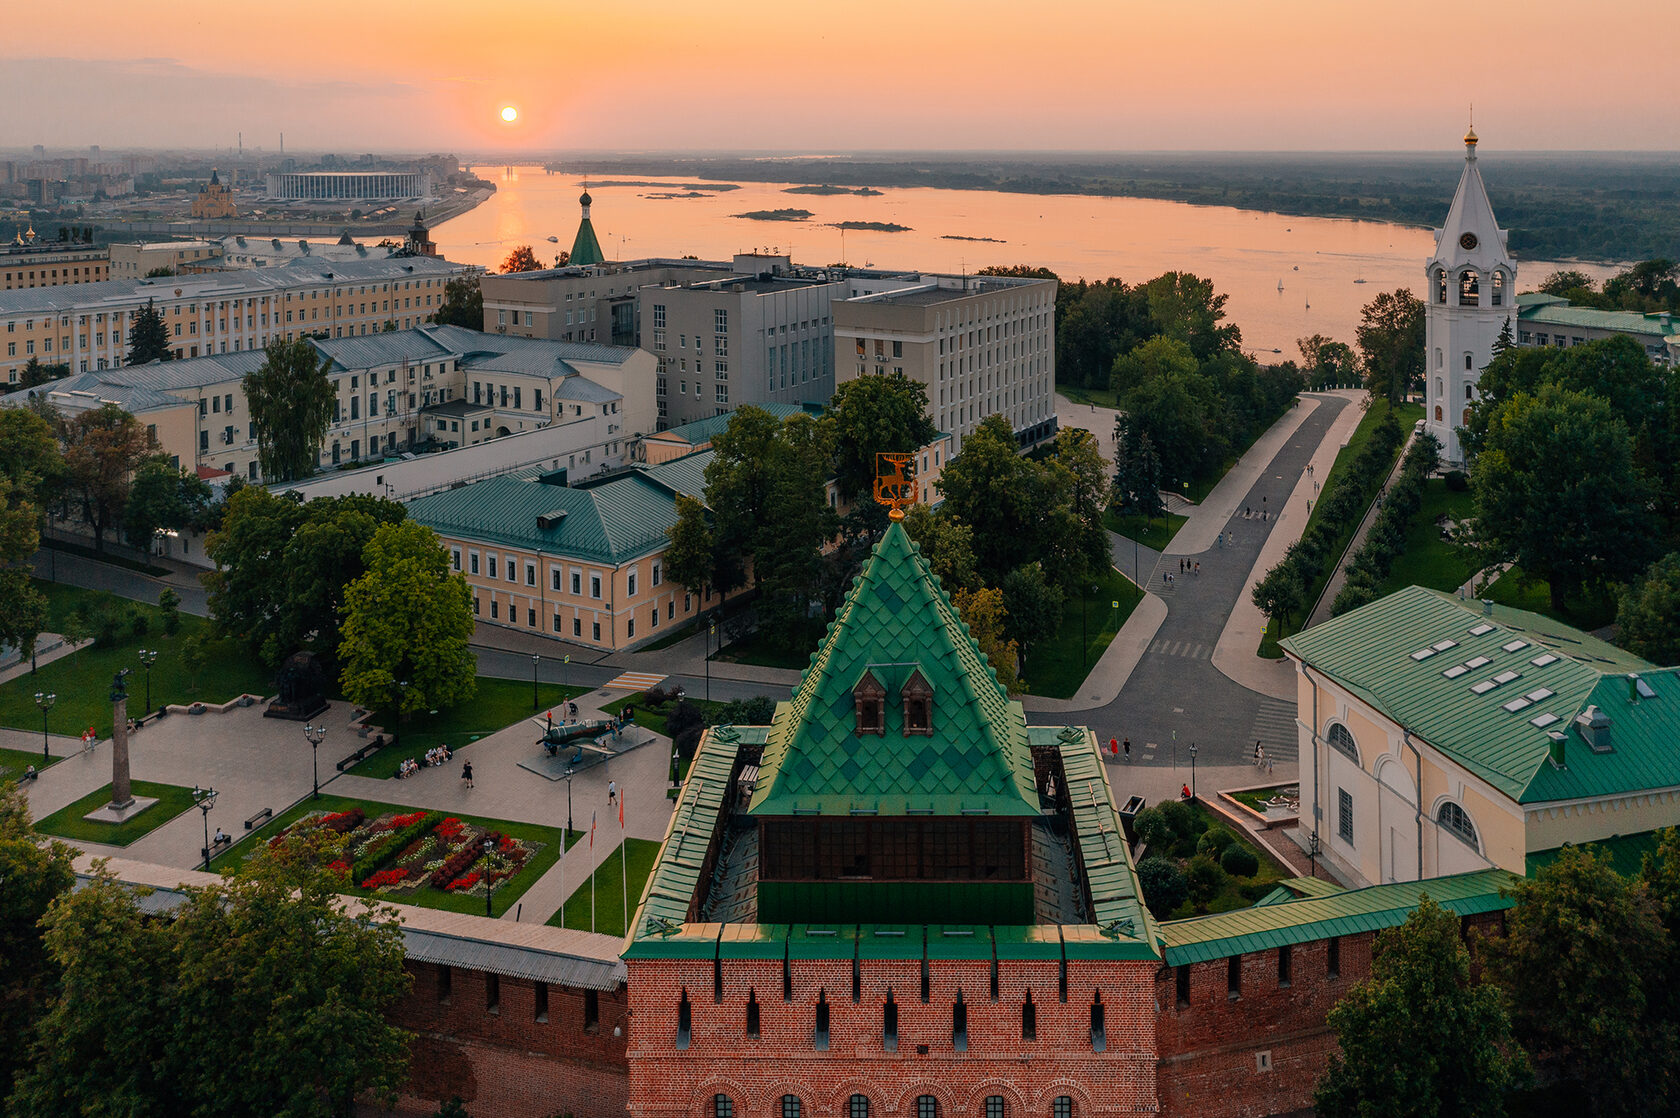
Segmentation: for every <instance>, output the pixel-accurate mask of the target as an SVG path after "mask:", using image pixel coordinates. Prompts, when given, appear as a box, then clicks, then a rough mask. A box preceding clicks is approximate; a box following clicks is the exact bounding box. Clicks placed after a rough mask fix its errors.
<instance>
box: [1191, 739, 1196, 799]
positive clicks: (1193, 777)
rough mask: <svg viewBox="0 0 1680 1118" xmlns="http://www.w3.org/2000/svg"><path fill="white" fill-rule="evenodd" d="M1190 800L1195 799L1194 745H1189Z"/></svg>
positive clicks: (1192, 743) (1193, 743)
mask: <svg viewBox="0 0 1680 1118" xmlns="http://www.w3.org/2000/svg"><path fill="white" fill-rule="evenodd" d="M1190 798H1191V799H1192V800H1193V799H1195V798H1196V743H1195V742H1191V743H1190Z"/></svg>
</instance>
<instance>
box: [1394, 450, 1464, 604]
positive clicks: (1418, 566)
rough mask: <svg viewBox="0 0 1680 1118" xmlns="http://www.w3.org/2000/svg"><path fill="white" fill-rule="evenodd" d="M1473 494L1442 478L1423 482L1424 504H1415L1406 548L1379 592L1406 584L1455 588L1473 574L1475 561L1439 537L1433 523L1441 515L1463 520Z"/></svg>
mask: <svg viewBox="0 0 1680 1118" xmlns="http://www.w3.org/2000/svg"><path fill="white" fill-rule="evenodd" d="M1475 503H1476V501H1475V497H1474V496H1473V495H1472V494H1471V493H1470V491H1469V490H1464V491H1463V492H1459V493H1455V492H1453V491H1452V490H1450V489H1448V488H1447V481H1446V479H1445V478H1439V477H1436V478H1430V479H1429V480H1428V481H1426V482H1424V485H1423V504H1422V505H1420V506H1419V507H1418V511H1417V515H1416V516H1415V517H1414V518H1413V519H1412V524H1411V527H1410V528H1409V529H1408V530H1407V532H1406V550H1405V551H1403V552H1401V553H1400V555H1399V556H1398V557H1397V558H1396V559H1395V560H1394V566H1393V567H1392V568H1391V569H1390V570H1389V573H1388V578H1387V580H1386V581H1384V583H1383V585H1382V593H1384V594H1390V593H1393V592H1394V591H1396V590H1400V589H1403V588H1405V587H1407V586H1427V587H1429V588H1431V589H1433V590H1445V591H1453V590H1457V589H1458V588H1459V587H1460V586H1463V585H1464V584H1465V583H1466V582H1467V581H1469V579H1470V576H1471V575H1473V574H1475V573H1476V564H1475V562H1474V560H1472V559H1471V558H1470V557H1469V556H1468V554H1466V552H1465V551H1464V550H1463V549H1462V548H1459V547H1456V546H1454V545H1453V544H1451V543H1449V542H1447V541H1446V540H1444V539H1442V538H1441V528H1440V526H1439V525H1438V524H1437V523H1436V520H1437V519H1438V518H1440V517H1443V516H1444V517H1446V518H1447V519H1448V520H1454V521H1463V520H1466V519H1468V518H1469V517H1470V516H1471V515H1472V510H1473V509H1474V507H1475Z"/></svg>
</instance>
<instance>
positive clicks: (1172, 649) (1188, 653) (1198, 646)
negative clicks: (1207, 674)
mask: <svg viewBox="0 0 1680 1118" xmlns="http://www.w3.org/2000/svg"><path fill="white" fill-rule="evenodd" d="M1149 651H1150V652H1151V653H1153V654H1154V655H1156V656H1180V657H1183V658H1184V659H1186V660H1210V659H1212V658H1213V646H1212V645H1210V644H1202V643H1201V642H1200V641H1169V640H1160V639H1157V640H1154V641H1152V642H1150V645H1149Z"/></svg>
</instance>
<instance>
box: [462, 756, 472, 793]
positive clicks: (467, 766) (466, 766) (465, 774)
mask: <svg viewBox="0 0 1680 1118" xmlns="http://www.w3.org/2000/svg"><path fill="white" fill-rule="evenodd" d="M461 779H462V781H464V782H465V783H466V786H467V787H468V788H471V787H472V786H473V785H472V762H471V761H462V762H461Z"/></svg>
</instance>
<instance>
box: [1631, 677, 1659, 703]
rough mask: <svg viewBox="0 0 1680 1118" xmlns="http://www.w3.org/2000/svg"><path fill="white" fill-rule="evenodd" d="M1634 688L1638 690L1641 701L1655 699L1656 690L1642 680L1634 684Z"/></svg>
mask: <svg viewBox="0 0 1680 1118" xmlns="http://www.w3.org/2000/svg"><path fill="white" fill-rule="evenodd" d="M1634 687H1635V688H1637V689H1638V691H1639V697H1640V698H1641V699H1654V698H1656V697H1657V692H1656V689H1655V688H1653V687H1652V686H1651V685H1650V684H1649V683H1646V682H1645V681H1644V680H1643V679H1641V680H1639V681H1638V682H1637V683H1635V684H1634Z"/></svg>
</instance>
